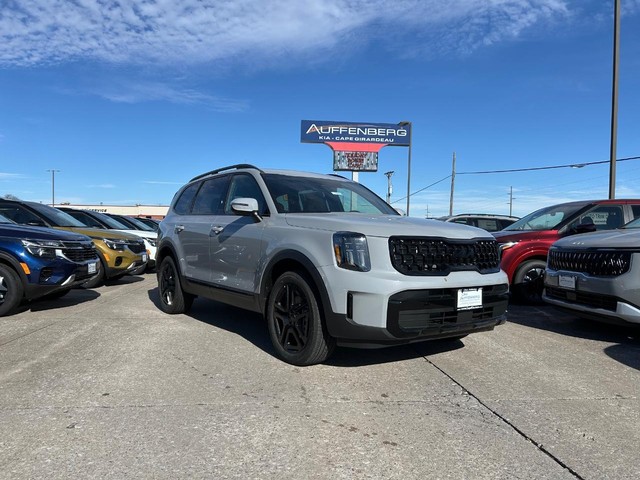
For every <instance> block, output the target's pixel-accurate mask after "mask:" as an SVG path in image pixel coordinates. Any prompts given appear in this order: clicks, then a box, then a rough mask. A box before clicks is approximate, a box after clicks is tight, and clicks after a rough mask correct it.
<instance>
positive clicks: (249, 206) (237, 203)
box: [231, 197, 262, 220]
mask: <svg viewBox="0 0 640 480" xmlns="http://www.w3.org/2000/svg"><path fill="white" fill-rule="evenodd" d="M231 210H233V212H234V213H237V214H238V215H253V216H254V217H256V219H258V220H262V217H260V214H259V213H258V201H257V200H256V199H255V198H242V197H239V198H234V199H233V200H232V201H231Z"/></svg>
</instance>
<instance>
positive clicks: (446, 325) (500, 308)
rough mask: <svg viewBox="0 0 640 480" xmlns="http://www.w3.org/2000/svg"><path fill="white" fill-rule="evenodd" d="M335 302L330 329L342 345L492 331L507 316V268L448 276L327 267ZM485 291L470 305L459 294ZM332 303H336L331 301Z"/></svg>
mask: <svg viewBox="0 0 640 480" xmlns="http://www.w3.org/2000/svg"><path fill="white" fill-rule="evenodd" d="M320 273H321V275H322V276H323V277H324V278H323V281H324V284H325V285H329V286H330V287H329V289H328V292H327V293H328V296H329V300H328V301H327V302H325V306H324V313H325V318H326V320H327V328H328V330H329V333H330V334H331V335H332V336H333V337H335V338H337V339H338V341H339V343H340V344H351V343H354V344H363V343H367V344H372V345H392V344H401V343H408V342H413V341H419V340H427V339H436V338H446V337H453V336H460V335H466V334H468V333H471V332H476V331H484V330H491V329H493V328H494V327H495V326H496V325H500V324H502V323H504V322H505V320H506V311H507V303H508V289H509V287H508V284H507V278H506V275H505V274H504V272H499V273H495V274H485V275H482V274H480V273H478V272H455V273H451V274H450V275H447V276H445V277H407V276H403V275H400V274H395V273H389V274H386V275H375V276H374V275H371V272H366V273H362V272H349V271H340V272H336V270H335V269H334V268H332V267H327V268H326V269H321V272H320ZM470 288H471V289H473V288H480V289H481V292H482V294H481V299H482V301H481V302H480V303H481V305H480V306H477V307H473V308H468V309H465V308H463V306H462V305H458V292H459V291H460V290H466V289H470ZM327 304H330V305H327Z"/></svg>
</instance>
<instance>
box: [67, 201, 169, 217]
mask: <svg viewBox="0 0 640 480" xmlns="http://www.w3.org/2000/svg"><path fill="white" fill-rule="evenodd" d="M59 205H61V206H62V205H64V206H65V207H71V208H78V209H81V210H93V211H95V212H102V213H116V214H118V215H130V216H133V217H147V218H154V219H157V220H162V219H163V218H164V217H165V216H166V215H167V211H168V210H169V206H168V205H104V204H99V205H79V204H73V203H60V204H59Z"/></svg>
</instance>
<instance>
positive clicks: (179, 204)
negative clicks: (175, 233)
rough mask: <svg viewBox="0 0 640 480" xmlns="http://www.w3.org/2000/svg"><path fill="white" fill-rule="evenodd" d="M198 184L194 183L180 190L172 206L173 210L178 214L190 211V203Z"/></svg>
mask: <svg viewBox="0 0 640 480" xmlns="http://www.w3.org/2000/svg"><path fill="white" fill-rule="evenodd" d="M199 186H200V184H199V183H194V184H192V185H189V186H188V187H187V188H185V189H184V190H183V191H182V193H181V194H180V198H178V200H177V201H176V204H175V205H174V206H173V210H174V212H176V213H178V214H180V215H186V214H188V213H189V212H190V211H191V204H192V203H193V198H194V197H195V196H196V192H197V191H198V187H199Z"/></svg>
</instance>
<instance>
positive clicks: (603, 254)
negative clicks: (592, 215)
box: [542, 218, 640, 325]
mask: <svg viewBox="0 0 640 480" xmlns="http://www.w3.org/2000/svg"><path fill="white" fill-rule="evenodd" d="M544 284H545V290H544V294H543V297H542V298H543V300H544V301H545V302H547V303H550V304H551V305H554V306H556V307H560V308H562V309H564V310H569V311H571V312H573V313H575V314H576V315H578V316H581V317H585V318H590V319H594V320H600V321H606V322H610V323H617V324H635V325H640V218H639V219H636V220H633V221H632V222H630V223H628V224H626V225H625V226H624V227H622V228H619V229H616V230H603V231H599V232H594V233H586V234H582V235H574V236H571V237H566V238H563V239H561V240H558V241H556V242H555V243H554V244H553V245H552V246H551V249H550V250H549V256H548V259H547V268H546V271H545V277H544Z"/></svg>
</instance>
